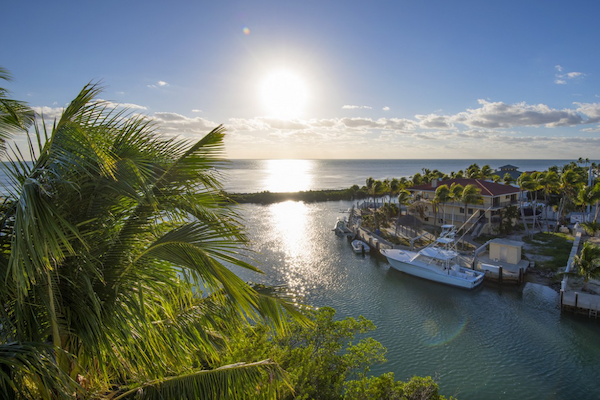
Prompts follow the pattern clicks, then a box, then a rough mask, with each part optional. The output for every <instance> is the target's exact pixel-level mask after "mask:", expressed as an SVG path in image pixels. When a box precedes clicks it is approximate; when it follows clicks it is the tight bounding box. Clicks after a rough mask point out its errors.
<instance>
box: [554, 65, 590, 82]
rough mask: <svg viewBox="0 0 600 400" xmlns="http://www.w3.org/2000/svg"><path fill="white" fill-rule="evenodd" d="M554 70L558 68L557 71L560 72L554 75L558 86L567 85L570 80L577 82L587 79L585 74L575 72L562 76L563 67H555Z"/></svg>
mask: <svg viewBox="0 0 600 400" xmlns="http://www.w3.org/2000/svg"><path fill="white" fill-rule="evenodd" d="M554 68H556V70H557V71H558V72H559V73H557V74H555V75H554V76H555V79H554V83H556V84H557V85H566V84H567V82H568V81H569V80H572V79H576V80H577V79H579V78H583V77H585V74H584V73H583V72H575V71H573V72H567V73H564V74H562V73H561V72H563V67H561V66H560V65H555V66H554Z"/></svg>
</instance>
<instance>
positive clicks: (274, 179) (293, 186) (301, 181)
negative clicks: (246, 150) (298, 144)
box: [261, 160, 314, 192]
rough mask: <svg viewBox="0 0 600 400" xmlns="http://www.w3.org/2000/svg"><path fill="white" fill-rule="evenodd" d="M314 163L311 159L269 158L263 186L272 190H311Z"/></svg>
mask: <svg viewBox="0 0 600 400" xmlns="http://www.w3.org/2000/svg"><path fill="white" fill-rule="evenodd" d="M313 165H314V162H313V161H311V160H267V161H266V168H267V177H266V179H265V181H264V182H263V184H262V185H261V186H262V187H264V190H268V191H270V192H299V191H305V190H309V189H310V188H311V184H312V183H313V176H312V169H313Z"/></svg>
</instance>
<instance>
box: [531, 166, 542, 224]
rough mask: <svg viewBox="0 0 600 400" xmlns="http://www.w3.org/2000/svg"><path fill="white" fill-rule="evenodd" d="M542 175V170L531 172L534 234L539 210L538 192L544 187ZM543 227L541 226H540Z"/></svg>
mask: <svg viewBox="0 0 600 400" xmlns="http://www.w3.org/2000/svg"><path fill="white" fill-rule="evenodd" d="M541 175H542V173H541V172H538V171H536V172H533V173H532V174H531V182H530V188H529V190H530V193H532V194H533V204H532V207H531V208H532V211H533V222H532V223H531V231H532V234H533V231H535V226H536V224H537V211H538V207H537V201H538V192H539V191H540V190H542V189H543V186H542V183H541V181H540V176H541ZM540 229H541V228H540Z"/></svg>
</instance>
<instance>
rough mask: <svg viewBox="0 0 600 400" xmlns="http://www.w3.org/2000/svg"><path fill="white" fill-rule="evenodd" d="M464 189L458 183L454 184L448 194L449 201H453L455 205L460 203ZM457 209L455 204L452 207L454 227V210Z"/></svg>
mask: <svg viewBox="0 0 600 400" xmlns="http://www.w3.org/2000/svg"><path fill="white" fill-rule="evenodd" d="M464 189H465V188H464V187H463V186H462V185H460V184H458V183H456V182H452V184H451V185H450V191H449V193H448V199H449V200H452V202H453V203H457V202H459V201H460V198H461V196H462V193H463V191H464ZM455 209H456V204H453V207H452V225H454V210H455Z"/></svg>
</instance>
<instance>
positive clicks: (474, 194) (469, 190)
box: [460, 184, 483, 221]
mask: <svg viewBox="0 0 600 400" xmlns="http://www.w3.org/2000/svg"><path fill="white" fill-rule="evenodd" d="M460 201H461V202H462V203H463V204H464V205H465V221H466V220H467V214H468V211H467V210H468V206H469V204H482V203H483V197H482V196H481V190H480V189H479V188H478V187H476V186H475V185H472V184H468V185H466V186H465V188H464V189H463V191H462V194H461V196H460Z"/></svg>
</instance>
